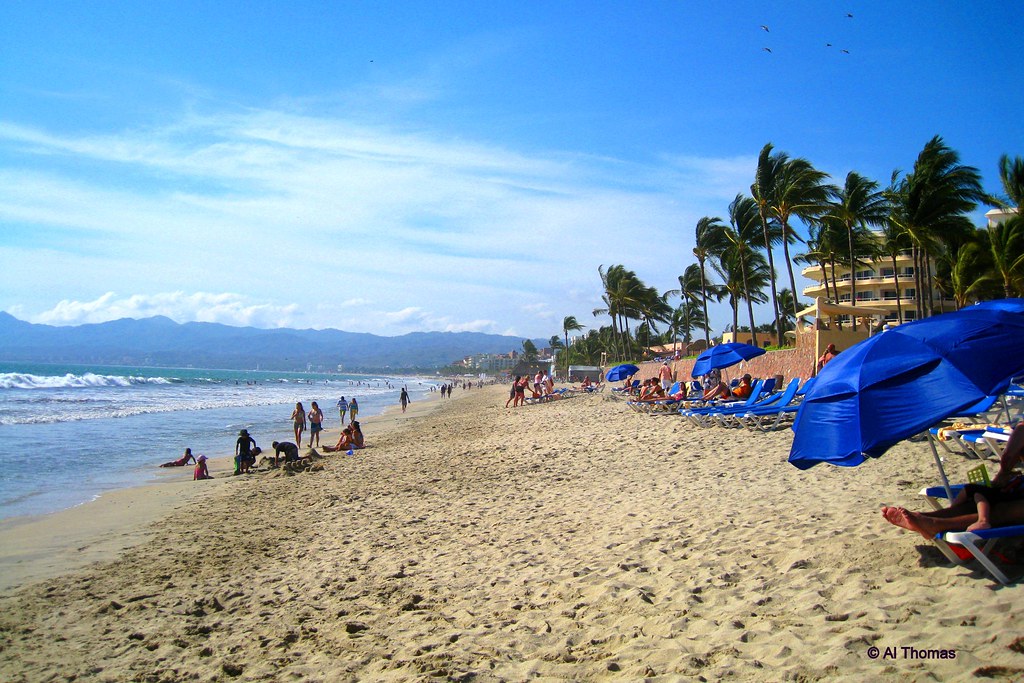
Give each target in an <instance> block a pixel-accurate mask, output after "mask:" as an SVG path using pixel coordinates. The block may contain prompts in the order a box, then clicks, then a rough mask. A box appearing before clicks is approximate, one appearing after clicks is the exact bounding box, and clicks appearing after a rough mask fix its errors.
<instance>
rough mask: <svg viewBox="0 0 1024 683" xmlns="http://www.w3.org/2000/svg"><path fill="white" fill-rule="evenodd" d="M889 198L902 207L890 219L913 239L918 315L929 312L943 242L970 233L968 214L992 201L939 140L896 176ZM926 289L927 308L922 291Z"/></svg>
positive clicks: (976, 175)
mask: <svg viewBox="0 0 1024 683" xmlns="http://www.w3.org/2000/svg"><path fill="white" fill-rule="evenodd" d="M890 199H891V200H895V201H896V202H898V206H897V207H896V210H894V211H893V212H892V213H891V214H890V220H896V221H897V222H898V223H899V225H900V227H901V228H902V229H903V230H904V231H905V232H906V233H907V234H908V235H909V237H910V240H911V243H912V244H913V248H914V251H915V267H914V271H915V272H914V275H915V283H917V285H918V286H917V287H916V292H917V298H918V300H917V309H918V315H919V316H923V315H924V314H925V313H929V314H930V313H931V309H932V286H931V264H930V261H931V258H932V257H934V256H935V255H937V254H938V252H939V248H940V247H941V245H942V244H943V240H947V239H950V238H951V236H954V235H963V234H964V233H967V232H969V231H970V230H971V229H972V226H971V223H970V220H969V219H968V218H967V216H966V214H968V213H970V212H971V211H973V210H974V209H975V208H976V207H977V205H978V203H979V202H983V201H987V200H988V199H989V196H988V195H987V194H986V193H985V192H984V190H982V188H981V174H980V173H979V172H978V169H976V168H974V167H972V166H964V165H963V164H961V163H960V155H959V154H957V152H956V151H955V150H953V149H951V148H950V147H949V146H948V145H946V143H945V142H944V141H943V140H942V138H941V137H940V136H938V135H936V136H935V137H933V138H932V139H931V140H929V141H928V142H927V143H926V144H925V146H924V149H922V150H921V153H920V154H918V156H917V160H916V161H915V162H914V170H913V171H911V172H910V173H909V174H907V175H906V176H904V177H903V178H902V179H899V178H898V176H894V183H893V185H891V186H890ZM924 289H927V297H928V300H927V306H926V305H925V299H924V294H925V293H924V292H923V290H924Z"/></svg>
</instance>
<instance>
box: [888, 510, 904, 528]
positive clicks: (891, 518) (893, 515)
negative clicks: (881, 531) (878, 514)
mask: <svg viewBox="0 0 1024 683" xmlns="http://www.w3.org/2000/svg"><path fill="white" fill-rule="evenodd" d="M901 511H902V512H906V511H905V510H903V508H901V507H895V506H894V507H883V508H882V516H883V517H885V521H887V522H889V523H890V524H895V525H896V526H901V527H903V528H904V529H906V528H907V527H905V526H903V525H902V524H900V522H899V521H898V520H901V519H902V516H901V515H900V512H901Z"/></svg>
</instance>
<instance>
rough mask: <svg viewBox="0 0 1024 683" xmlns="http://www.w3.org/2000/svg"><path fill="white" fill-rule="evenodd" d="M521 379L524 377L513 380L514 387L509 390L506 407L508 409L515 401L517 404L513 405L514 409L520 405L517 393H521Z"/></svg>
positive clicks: (518, 376) (519, 376)
mask: <svg viewBox="0 0 1024 683" xmlns="http://www.w3.org/2000/svg"><path fill="white" fill-rule="evenodd" d="M520 379H522V376H521V375H516V378H515V379H514V380H512V386H511V387H509V390H508V400H507V401H505V407H506V408H508V404H509V403H512V402H513V401H515V403H514V404H513V407H515V406H517V405H519V402H518V401H516V392H518V391H519V380H520Z"/></svg>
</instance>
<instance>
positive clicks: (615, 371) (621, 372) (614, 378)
mask: <svg viewBox="0 0 1024 683" xmlns="http://www.w3.org/2000/svg"><path fill="white" fill-rule="evenodd" d="M638 372H640V368H638V367H637V366H635V365H630V364H629V363H623V364H622V365H616V366H615V367H614V368H612V369H611V370H609V371H608V374H607V375H605V379H607V380H608V381H609V382H618V381H619V380H620V379H626V378H627V377H632V376H633V375H635V374H636V373H638Z"/></svg>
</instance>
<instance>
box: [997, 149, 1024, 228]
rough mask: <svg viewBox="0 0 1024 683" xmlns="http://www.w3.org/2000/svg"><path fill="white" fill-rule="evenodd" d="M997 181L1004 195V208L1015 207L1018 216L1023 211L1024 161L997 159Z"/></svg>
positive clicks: (1007, 157)
mask: <svg viewBox="0 0 1024 683" xmlns="http://www.w3.org/2000/svg"><path fill="white" fill-rule="evenodd" d="M999 180H1000V181H1002V183H1003V192H1005V193H1006V200H1007V201H1006V203H1005V208H1011V207H1016V209H1017V213H1018V214H1019V213H1021V212H1022V211H1024V159H1022V158H1020V157H1013V158H1012V159H1011V158H1010V157H1009V156H1008V155H1006V154H1004V155H1002V156H1001V157H999Z"/></svg>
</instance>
